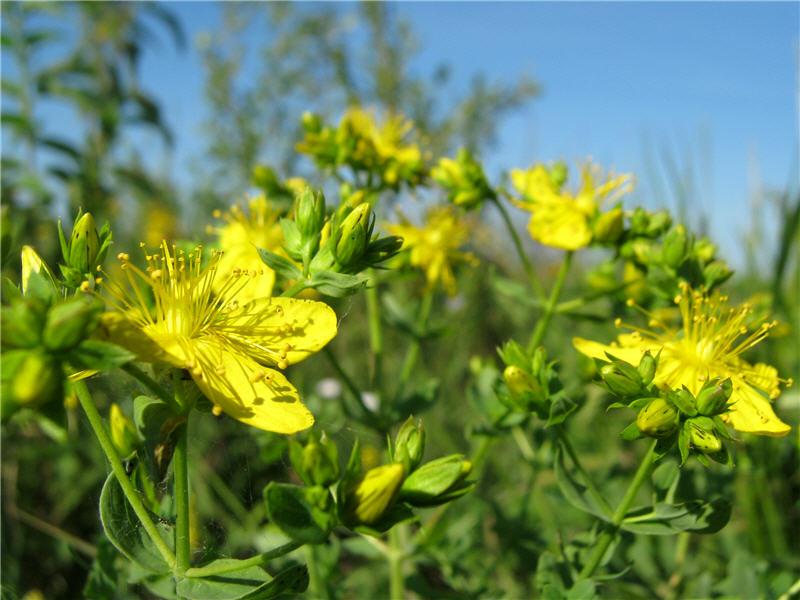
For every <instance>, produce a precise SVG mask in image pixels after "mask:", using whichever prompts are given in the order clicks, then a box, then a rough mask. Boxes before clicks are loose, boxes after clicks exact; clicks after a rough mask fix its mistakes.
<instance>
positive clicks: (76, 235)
mask: <svg viewBox="0 0 800 600" xmlns="http://www.w3.org/2000/svg"><path fill="white" fill-rule="evenodd" d="M99 250H100V238H99V237H98V235H97V229H96V228H95V223H94V217H93V216H92V213H88V212H87V213H84V214H83V215H82V216H80V217H78V220H77V221H76V222H75V226H74V227H73V228H72V236H71V237H70V240H69V260H68V261H67V264H68V265H69V266H70V267H72V268H73V269H77V270H78V271H80V272H81V273H88V272H90V271H91V270H92V266H93V265H94V263H95V259H96V258H97V253H98V251H99Z"/></svg>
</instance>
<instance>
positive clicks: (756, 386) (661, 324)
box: [573, 284, 792, 436]
mask: <svg viewBox="0 0 800 600" xmlns="http://www.w3.org/2000/svg"><path fill="white" fill-rule="evenodd" d="M727 300H728V299H727V297H725V296H720V295H719V293H714V294H713V295H710V296H709V295H708V294H703V293H700V292H698V291H693V290H691V289H690V288H689V286H688V285H686V284H684V285H683V286H682V293H681V294H680V295H679V296H677V297H676V298H675V303H676V304H677V305H678V308H679V310H680V314H681V319H682V321H683V326H682V327H681V328H680V329H677V328H675V327H672V326H670V325H668V324H667V323H666V322H665V321H663V320H661V319H660V318H659V317H658V316H656V315H654V314H652V313H647V312H646V311H644V310H643V309H640V310H642V311H643V312H645V314H646V315H647V316H648V318H649V324H648V325H649V327H651V328H652V329H650V330H648V329H642V328H638V327H633V326H628V325H626V327H628V328H629V329H632V330H633V333H630V334H623V335H620V336H619V338H618V344H611V345H604V344H600V343H598V342H593V341H589V340H585V339H582V338H575V339H574V340H573V343H574V344H575V347H576V348H577V349H578V350H579V351H580V352H582V353H583V354H586V355H588V356H591V357H593V358H600V359H603V360H607V357H606V352H608V353H609V354H611V355H613V356H615V357H617V358H619V359H622V360H624V361H627V362H629V363H631V364H634V365H636V364H638V363H639V359H640V358H641V356H642V353H643V352H645V351H646V350H649V351H650V352H651V353H652V354H653V355H655V354H657V353H658V352H659V351H660V352H661V358H660V359H659V362H658V370H657V372H656V375H655V379H654V381H655V383H656V385H658V386H662V387H663V386H669V387H671V388H672V389H679V388H680V387H681V386H684V385H685V386H686V387H687V388H688V389H689V391H690V392H692V394H697V392H699V391H700V389H701V388H702V387H703V384H704V382H705V381H706V379H708V378H714V377H722V378H730V380H731V383H732V384H733V393H732V394H731V397H730V404H731V407H730V410H729V411H728V412H727V413H724V414H723V415H722V417H723V419H725V420H726V421H727V422H728V423H729V424H730V425H731V426H732V427H733V428H734V429H737V430H738V431H742V432H745V433H758V434H762V435H771V436H782V435H786V434H787V433H789V430H790V429H791V427H789V426H788V425H787V424H786V423H784V422H782V421H781V420H780V419H779V418H778V417H777V416H776V415H775V413H774V411H773V410H772V406H771V404H770V399H775V398H776V397H777V396H778V395H779V394H780V384H781V383H782V382H783V383H785V384H787V385H791V383H792V381H791V379H789V380H783V379H780V378H779V377H778V372H777V370H776V369H775V368H774V367H771V366H769V365H766V364H763V363H757V364H755V365H751V364H749V363H747V362H745V361H744V360H743V359H742V358H740V356H741V354H742V353H743V352H744V351H745V350H747V349H749V348H752V347H753V346H755V345H756V344H758V343H759V342H760V341H761V340H763V339H764V338H765V337H767V335H768V331H769V330H770V329H771V328H772V327H773V326H774V325H775V323H765V322H763V319H754V318H753V316H752V313H753V310H752V308H751V307H750V306H749V305H747V304H744V305H742V306H741V307H739V308H738V309H734V308H727ZM628 304H629V305H630V306H633V302H632V301H628ZM617 325H618V326H619V325H621V321H619V320H617Z"/></svg>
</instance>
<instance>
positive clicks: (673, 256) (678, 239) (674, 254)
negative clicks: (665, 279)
mask: <svg viewBox="0 0 800 600" xmlns="http://www.w3.org/2000/svg"><path fill="white" fill-rule="evenodd" d="M688 241H689V238H688V237H687V234H686V228H685V227H684V226H683V225H681V224H678V225H676V226H675V227H674V228H673V229H671V230H670V232H669V233H668V234H667V235H666V236H664V243H663V244H662V246H661V260H662V261H663V263H664V264H665V265H667V266H668V267H672V268H677V267H678V266H680V264H681V263H682V262H683V259H684V257H685V255H686V247H687V244H688Z"/></svg>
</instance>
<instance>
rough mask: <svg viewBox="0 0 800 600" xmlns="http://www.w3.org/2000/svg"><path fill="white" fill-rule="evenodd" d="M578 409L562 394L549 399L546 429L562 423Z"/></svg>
mask: <svg viewBox="0 0 800 600" xmlns="http://www.w3.org/2000/svg"><path fill="white" fill-rule="evenodd" d="M577 408H578V405H577V404H576V403H575V402H574V401H573V400H571V399H570V398H569V397H568V396H567V395H566V394H564V393H563V392H559V393H558V394H556V395H554V396H551V397H550V415H549V416H548V418H547V427H550V426H552V425H558V424H559V423H563V422H564V420H565V419H566V418H567V417H568V416H569V415H570V414H571V413H572V412H573V411H574V410H576V409H577Z"/></svg>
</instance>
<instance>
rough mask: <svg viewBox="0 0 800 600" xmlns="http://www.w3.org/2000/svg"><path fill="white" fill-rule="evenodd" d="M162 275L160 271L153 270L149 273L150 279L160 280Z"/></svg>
mask: <svg viewBox="0 0 800 600" xmlns="http://www.w3.org/2000/svg"><path fill="white" fill-rule="evenodd" d="M162 274H163V273H162V271H161V269H155V270H154V271H153V272H152V273H150V277H152V278H153V279H161V275H162Z"/></svg>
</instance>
